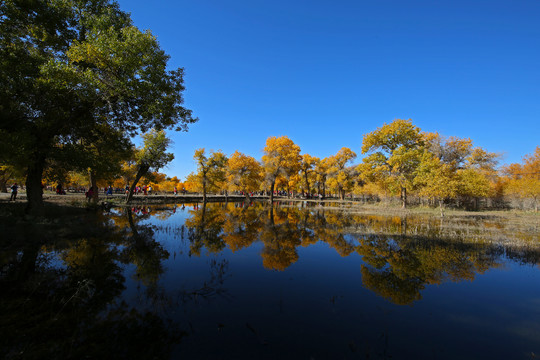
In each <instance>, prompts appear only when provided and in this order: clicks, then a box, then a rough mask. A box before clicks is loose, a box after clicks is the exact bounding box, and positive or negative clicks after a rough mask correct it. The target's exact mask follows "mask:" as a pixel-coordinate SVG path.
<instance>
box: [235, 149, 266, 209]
mask: <svg viewBox="0 0 540 360" xmlns="http://www.w3.org/2000/svg"><path fill="white" fill-rule="evenodd" d="M261 181H262V167H261V164H259V162H258V161H257V160H255V158H253V157H251V156H248V155H245V154H242V153H241V152H239V151H235V152H234V154H232V155H231V157H230V158H229V160H228V162H227V183H228V185H229V189H230V190H239V191H242V192H243V193H244V195H245V197H246V199H247V200H248V201H249V200H250V199H249V192H251V191H256V190H258V189H259V185H260V182H261Z"/></svg>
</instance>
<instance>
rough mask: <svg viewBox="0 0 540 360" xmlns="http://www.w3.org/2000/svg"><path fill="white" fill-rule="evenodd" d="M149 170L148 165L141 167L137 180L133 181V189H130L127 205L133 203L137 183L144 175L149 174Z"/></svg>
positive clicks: (136, 176)
mask: <svg viewBox="0 0 540 360" xmlns="http://www.w3.org/2000/svg"><path fill="white" fill-rule="evenodd" d="M149 169H150V167H149V166H148V165H142V166H141V167H139V170H138V171H137V175H135V180H133V184H131V187H130V188H129V194H128V197H127V200H126V204H129V203H130V202H131V199H132V198H133V190H135V187H136V186H137V183H138V182H139V180H140V179H141V178H142V177H143V176H144V174H146V173H147V172H148V170H149Z"/></svg>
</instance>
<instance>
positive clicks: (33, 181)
mask: <svg viewBox="0 0 540 360" xmlns="http://www.w3.org/2000/svg"><path fill="white" fill-rule="evenodd" d="M44 167H45V156H44V155H38V156H37V157H36V158H35V159H34V161H33V162H31V163H30V164H29V165H28V173H27V176H26V198H27V200H28V203H27V205H26V210H25V211H26V213H27V214H29V215H38V216H39V215H43V188H42V187H41V179H42V176H43V168H44Z"/></svg>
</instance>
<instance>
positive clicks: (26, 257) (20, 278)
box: [16, 239, 41, 283]
mask: <svg viewBox="0 0 540 360" xmlns="http://www.w3.org/2000/svg"><path fill="white" fill-rule="evenodd" d="M40 248H41V246H40V245H39V243H37V242H36V241H35V239H32V240H31V243H30V244H28V246H27V247H25V248H24V250H23V254H22V257H21V262H20V267H19V269H18V271H17V273H16V280H17V282H19V283H23V282H24V281H26V280H27V279H28V278H29V277H30V276H31V275H32V274H34V273H35V272H36V261H37V258H38V255H39V249H40Z"/></svg>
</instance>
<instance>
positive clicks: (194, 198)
mask: <svg viewBox="0 0 540 360" xmlns="http://www.w3.org/2000/svg"><path fill="white" fill-rule="evenodd" d="M10 196H11V194H10V193H0V204H5V205H7V204H25V203H26V194H25V193H19V195H18V196H17V200H16V201H15V202H10V201H9V199H10ZM245 199H246V198H245V196H243V195H229V196H224V195H207V202H208V203H216V202H217V203H225V202H244V201H245ZM268 200H269V197H268V196H264V195H256V196H253V197H251V201H253V202H261V203H268ZM43 201H44V203H45V204H46V205H47V204H51V205H63V206H69V207H79V208H80V207H87V204H88V202H87V200H86V197H85V195H84V194H83V193H67V194H66V195H57V194H54V193H45V194H43ZM202 202H203V197H202V195H198V194H197V195H195V194H190V195H176V196H175V195H168V194H166V195H163V194H157V195H155V194H154V195H135V196H134V197H133V199H132V202H131V203H130V204H129V205H128V204H126V203H125V195H124V194H114V195H112V196H109V197H107V196H105V194H100V197H99V199H98V205H100V204H103V203H105V204H107V205H109V206H113V207H126V206H130V205H148V204H152V205H157V204H163V205H171V204H178V203H202ZM274 203H276V204H279V206H291V205H292V203H305V204H309V205H310V206H314V207H321V208H323V207H324V208H325V209H327V210H341V211H343V210H345V211H347V212H351V213H355V214H365V215H370V214H371V215H388V216H390V215H393V216H408V215H429V216H433V217H441V212H440V209H439V207H425V206H412V205H411V206H410V207H408V208H405V209H403V208H402V207H401V205H398V204H392V203H387V202H379V203H363V202H361V201H354V200H340V199H336V198H327V199H324V200H318V199H298V198H286V197H279V196H275V197H274ZM287 203H288V204H287ZM485 216H489V217H500V218H516V217H524V218H529V219H534V218H536V220H540V212H538V213H535V212H534V211H530V210H518V209H483V210H476V211H470V210H464V209H455V208H445V209H444V217H470V218H475V217H485Z"/></svg>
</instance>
